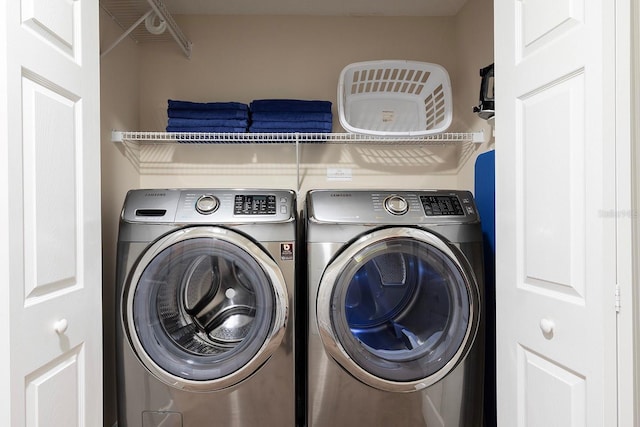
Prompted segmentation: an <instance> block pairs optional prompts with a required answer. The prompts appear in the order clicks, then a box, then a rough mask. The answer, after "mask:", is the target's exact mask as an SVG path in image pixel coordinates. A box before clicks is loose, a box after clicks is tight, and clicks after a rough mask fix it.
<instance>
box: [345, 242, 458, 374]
mask: <svg viewBox="0 0 640 427" xmlns="http://www.w3.org/2000/svg"><path fill="white" fill-rule="evenodd" d="M469 301H470V299H469V294H468V284H467V283H466V281H465V278H464V276H463V274H462V273H461V271H460V268H459V266H458V264H457V263H456V262H454V261H453V260H452V259H450V257H448V256H447V254H445V253H444V252H442V251H441V250H439V249H438V248H436V247H434V246H431V245H429V244H427V243H425V242H420V241H417V240H412V239H402V238H397V239H389V240H386V241H382V242H377V243H375V244H373V245H371V246H368V247H366V248H365V249H363V250H362V251H361V252H360V253H359V254H358V255H357V256H355V257H353V258H352V260H351V261H350V263H349V264H348V265H347V266H346V267H345V268H344V269H343V271H342V274H341V275H340V276H339V279H338V281H337V283H336V286H335V288H334V292H333V296H332V302H333V303H332V310H333V313H332V323H333V326H334V330H335V331H336V333H337V336H338V339H339V340H340V342H341V344H342V345H343V347H344V348H345V351H346V352H347V353H348V354H349V355H350V356H351V358H352V359H354V361H355V362H356V363H358V364H359V365H360V366H361V367H362V368H363V369H365V370H367V371H368V372H370V373H372V374H374V375H376V376H379V377H381V378H385V379H389V380H394V381H414V380H417V379H420V378H426V377H428V376H429V375H431V374H433V373H435V372H437V371H438V370H439V369H441V368H442V367H443V366H444V365H445V364H446V363H447V362H448V361H449V360H450V359H451V358H452V357H453V356H454V354H455V353H456V352H457V351H458V349H459V348H460V346H461V345H462V343H463V341H464V339H465V337H466V335H467V333H468V330H469V316H470V302H469Z"/></svg>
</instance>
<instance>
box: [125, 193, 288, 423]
mask: <svg viewBox="0 0 640 427" xmlns="http://www.w3.org/2000/svg"><path fill="white" fill-rule="evenodd" d="M295 242H296V198H295V193H293V192H292V191H289V190H241V189H237V190H236V189H182V190H180V189H160V190H157V189H152V190H132V191H130V192H129V193H128V194H127V197H126V199H125V202H124V207H123V209H122V214H121V219H120V229H119V234H118V260H117V275H116V278H117V286H116V291H117V295H116V296H117V300H118V304H117V305H118V313H117V316H116V318H117V323H118V324H117V325H116V327H117V355H116V360H117V383H118V425H119V426H121V427H160V426H162V427H202V426H256V425H261V426H274V427H276V426H277V427H281V426H292V425H295V377H294V360H295V354H294V348H295V346H294V338H295V334H294V330H293V328H294V322H293V316H294V313H293V301H294V280H295V257H296V250H295Z"/></svg>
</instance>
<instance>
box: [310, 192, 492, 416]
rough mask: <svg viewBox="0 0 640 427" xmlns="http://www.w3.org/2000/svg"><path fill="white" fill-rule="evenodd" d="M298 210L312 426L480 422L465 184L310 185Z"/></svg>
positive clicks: (477, 297) (479, 344) (479, 326)
mask: <svg viewBox="0 0 640 427" xmlns="http://www.w3.org/2000/svg"><path fill="white" fill-rule="evenodd" d="M305 218H306V230H305V235H306V257H307V262H308V267H307V268H308V306H307V307H306V310H307V312H308V314H307V319H308V327H307V330H306V340H307V346H306V351H307V356H306V359H307V366H306V369H307V385H306V390H307V424H308V426H310V427H347V426H354V425H358V426H367V427H387V426H394V427H396V426H397V427H399V426H407V427H419V426H423V427H424V426H428V427H434V426H447V427H478V426H482V424H483V419H482V418H483V417H482V408H483V373H484V347H483V346H484V326H483V313H482V304H483V301H482V299H483V298H482V294H483V287H482V283H483V282H482V280H483V279H482V277H483V275H482V268H483V267H482V266H483V264H482V233H481V228H480V222H479V217H478V214H477V211H476V207H475V204H474V201H473V197H472V195H471V193H469V192H465V191H424V190H421V191H419V190H417V191H407V190H403V191H390V190H381V191H369V190H366V191H365V190H355V191H349V190H335V191H334V190H314V191H310V192H309V193H308V194H307V196H306V208H305Z"/></svg>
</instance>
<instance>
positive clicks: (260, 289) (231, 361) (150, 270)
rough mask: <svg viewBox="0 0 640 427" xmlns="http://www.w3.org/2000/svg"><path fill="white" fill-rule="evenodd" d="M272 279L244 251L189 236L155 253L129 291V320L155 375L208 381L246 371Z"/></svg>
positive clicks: (269, 305)
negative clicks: (169, 375) (154, 367)
mask: <svg viewBox="0 0 640 427" xmlns="http://www.w3.org/2000/svg"><path fill="white" fill-rule="evenodd" d="M275 305H276V302H275V295H274V291H273V286H272V284H271V281H270V278H269V277H268V275H267V274H266V273H265V271H264V270H263V268H261V266H260V264H259V263H258V262H257V261H256V260H255V259H254V257H253V256H252V255H250V254H249V253H248V252H247V251H246V250H245V249H243V248H241V247H239V246H237V245H235V244H233V243H231V242H228V241H224V240H219V239H213V238H191V239H187V240H182V241H179V242H177V243H174V244H172V245H171V246H169V247H167V248H164V249H163V250H162V251H160V252H159V253H158V254H157V255H156V256H155V257H154V258H153V259H152V260H151V261H150V262H149V263H148V265H147V266H146V267H145V268H144V270H143V272H142V274H141V276H140V278H139V280H137V283H136V285H135V292H134V293H133V300H132V306H131V310H130V315H131V316H132V320H133V321H132V323H133V325H134V327H135V334H136V337H137V339H138V340H139V342H140V347H141V348H142V349H143V351H144V352H145V353H146V354H147V355H148V356H149V358H150V359H151V360H152V361H153V363H154V364H155V365H156V366H157V368H158V369H157V370H160V371H165V372H168V373H169V374H171V375H173V376H175V377H179V378H182V379H188V380H196V381H208V380H212V379H216V378H221V377H225V376H228V375H231V374H233V373H234V372H235V371H237V370H239V369H241V368H242V367H244V366H245V365H246V364H247V363H248V362H249V361H250V360H251V359H253V358H254V357H255V355H256V354H257V353H258V352H259V351H260V349H261V348H262V347H263V344H264V343H265V340H267V338H268V336H269V334H270V332H271V330H272V324H273V322H274V307H275Z"/></svg>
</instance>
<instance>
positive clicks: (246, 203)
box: [233, 194, 277, 215]
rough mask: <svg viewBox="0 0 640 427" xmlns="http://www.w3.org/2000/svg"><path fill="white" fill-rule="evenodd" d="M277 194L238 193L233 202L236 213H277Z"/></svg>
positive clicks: (234, 212)
mask: <svg viewBox="0 0 640 427" xmlns="http://www.w3.org/2000/svg"><path fill="white" fill-rule="evenodd" d="M276 212H277V203H276V196H274V195H273V194H267V195H255V194H236V195H235V199H234V204H233V214H234V215H275V214H276Z"/></svg>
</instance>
